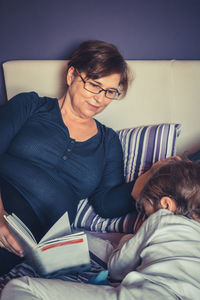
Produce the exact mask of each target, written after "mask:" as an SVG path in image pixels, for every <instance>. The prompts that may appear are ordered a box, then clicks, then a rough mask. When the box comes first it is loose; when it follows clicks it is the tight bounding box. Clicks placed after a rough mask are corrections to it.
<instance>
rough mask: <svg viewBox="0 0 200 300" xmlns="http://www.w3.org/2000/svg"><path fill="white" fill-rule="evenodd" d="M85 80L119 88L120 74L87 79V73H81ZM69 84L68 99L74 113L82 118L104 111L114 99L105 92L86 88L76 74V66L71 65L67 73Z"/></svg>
mask: <svg viewBox="0 0 200 300" xmlns="http://www.w3.org/2000/svg"><path fill="white" fill-rule="evenodd" d="M81 76H82V78H83V79H84V80H87V81H89V82H91V83H93V84H96V85H98V86H100V87H101V88H103V89H105V90H107V89H116V90H119V82H120V74H111V75H109V76H105V77H101V78H98V79H95V80H93V79H86V78H85V77H86V76H85V74H84V73H81ZM67 84H68V86H69V88H68V91H67V95H66V99H67V101H68V103H69V105H71V109H72V110H73V113H74V114H75V115H77V116H78V117H81V118H85V119H87V118H92V117H93V116H94V115H96V114H99V113H100V112H102V111H103V110H104V109H105V108H106V106H108V104H110V102H111V101H112V100H110V99H108V98H106V97H105V92H104V91H102V92H101V93H99V94H93V93H91V92H89V91H87V90H86V89H85V88H84V83H83V81H82V79H81V78H80V76H74V68H73V67H71V68H70V69H69V71H68V74H67Z"/></svg>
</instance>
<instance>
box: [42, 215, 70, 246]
mask: <svg viewBox="0 0 200 300" xmlns="http://www.w3.org/2000/svg"><path fill="white" fill-rule="evenodd" d="M68 234H71V226H70V223H69V217H68V212H67V211H66V212H65V213H64V215H63V216H62V217H61V218H60V219H59V220H58V221H57V222H56V223H55V224H54V225H53V226H52V227H51V228H50V229H49V231H48V232H47V233H46V234H45V235H44V236H43V238H42V239H41V240H40V242H39V244H41V243H44V242H47V241H49V240H52V239H55V238H56V239H57V238H60V237H62V236H65V235H68Z"/></svg>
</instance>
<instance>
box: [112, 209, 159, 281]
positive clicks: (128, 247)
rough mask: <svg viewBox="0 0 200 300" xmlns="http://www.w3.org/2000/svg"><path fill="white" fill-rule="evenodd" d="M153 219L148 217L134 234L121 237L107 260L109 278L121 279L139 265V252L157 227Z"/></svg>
mask: <svg viewBox="0 0 200 300" xmlns="http://www.w3.org/2000/svg"><path fill="white" fill-rule="evenodd" d="M152 216H153V215H152ZM153 219H154V217H153V218H152V217H149V218H148V219H147V220H146V221H145V222H144V223H143V225H142V226H141V227H140V229H139V230H138V232H137V233H136V234H135V235H134V236H131V235H127V236H125V237H124V238H122V240H121V241H120V243H119V245H118V247H117V248H116V249H115V250H114V251H113V253H112V254H111V256H110V259H109V261H108V270H109V274H110V277H111V279H113V280H117V281H121V280H122V279H123V278H124V277H125V276H126V275H127V274H128V273H129V272H131V271H134V270H136V268H137V267H138V266H139V265H140V263H141V257H140V252H141V250H142V249H144V248H145V247H146V245H147V243H148V240H149V238H150V236H151V234H152V233H153V232H154V231H155V228H156V227H157V222H154V221H153Z"/></svg>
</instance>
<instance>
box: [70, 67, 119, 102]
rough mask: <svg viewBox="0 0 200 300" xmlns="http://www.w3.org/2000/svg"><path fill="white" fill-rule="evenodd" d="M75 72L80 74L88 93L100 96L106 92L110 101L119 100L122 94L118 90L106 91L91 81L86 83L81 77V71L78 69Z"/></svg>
mask: <svg viewBox="0 0 200 300" xmlns="http://www.w3.org/2000/svg"><path fill="white" fill-rule="evenodd" d="M75 71H76V73H77V74H78V76H79V77H80V78H81V80H82V81H83V83H84V89H85V90H86V91H88V92H91V93H93V94H100V93H101V92H104V93H105V97H106V98H108V99H111V100H118V99H119V96H120V93H119V91H118V90H116V89H108V90H105V89H103V88H101V87H100V86H99V85H98V84H95V83H93V82H91V81H85V80H84V79H83V77H82V76H81V74H80V73H79V71H78V70H77V69H76V70H75Z"/></svg>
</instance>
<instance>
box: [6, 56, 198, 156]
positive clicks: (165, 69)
mask: <svg viewBox="0 0 200 300" xmlns="http://www.w3.org/2000/svg"><path fill="white" fill-rule="evenodd" d="M127 62H128V64H129V66H130V68H131V70H132V72H133V74H134V78H135V79H134V81H133V83H132V85H131V87H130V89H129V91H128V94H127V96H126V98H124V99H123V100H121V101H119V102H116V101H113V103H111V105H110V106H109V107H108V108H106V110H105V111H104V112H102V113H101V114H100V115H98V116H97V119H98V120H99V121H101V122H103V123H104V124H106V125H107V126H110V127H112V128H113V129H122V128H129V127H135V126H139V125H150V124H158V123H180V124H182V131H181V135H180V137H179V138H178V143H177V153H178V154H180V153H182V152H184V151H186V150H191V149H193V148H194V147H196V146H199V145H200V116H199V114H200V60H198V61H197V60H196V61H189V60H185V61H176V60H171V61H170V60H168V61H167V60H163V61H161V60H155V61H150V60H146V61H145V60H129V61H127ZM66 65H67V61H63V60H50V61H49V60H34V61H33V60H29V61H27V60H24V61H20V60H18V61H9V62H6V63H4V64H3V70H4V76H5V84H6V90H7V96H8V99H10V98H11V97H12V96H14V95H16V94H17V93H20V92H25V91H36V92H37V93H38V94H39V95H40V96H51V97H59V96H61V95H62V93H63V90H64V86H65V70H66Z"/></svg>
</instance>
